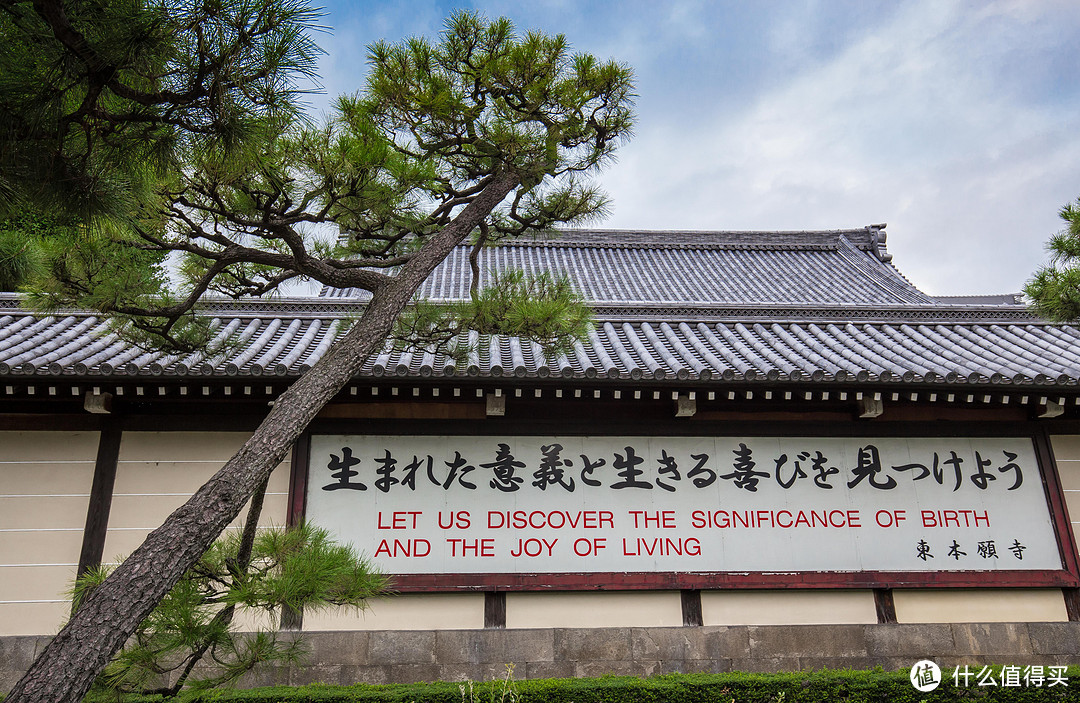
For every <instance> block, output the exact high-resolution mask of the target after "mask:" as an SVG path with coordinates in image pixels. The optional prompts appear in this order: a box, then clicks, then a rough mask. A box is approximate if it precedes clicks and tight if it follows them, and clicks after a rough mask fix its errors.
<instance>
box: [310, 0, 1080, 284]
mask: <svg viewBox="0 0 1080 703" xmlns="http://www.w3.org/2000/svg"><path fill="white" fill-rule="evenodd" d="M324 5H325V11H326V13H327V14H326V17H325V18H324V23H325V24H326V25H328V26H329V27H330V29H331V31H330V33H328V34H326V35H322V36H320V37H319V43H320V44H321V45H322V46H323V48H324V49H325V50H326V51H327V55H326V56H325V57H324V58H323V60H322V63H321V76H322V82H323V84H324V86H325V91H326V92H325V94H324V95H320V96H314V97H313V98H312V99H311V101H312V103H313V109H314V110H316V111H324V110H325V109H326V108H327V106H328V105H329V104H330V102H331V100H332V98H333V97H334V96H336V95H338V94H341V93H351V92H355V91H356V90H358V89H360V88H361V87H362V86H363V81H364V75H365V72H366V47H367V45H368V44H370V43H371V42H373V41H375V40H377V39H380V38H383V39H387V40H390V41H393V40H397V39H401V38H404V37H407V36H413V35H426V36H430V37H434V36H435V35H436V34H437V33H438V31H439V30H440V29H441V27H442V23H443V20H444V18H445V17H446V16H447V15H448V14H449V13H450V12H452V11H453V10H454V9H457V8H470V9H475V10H478V11H480V12H482V13H484V14H485V15H487V16H489V17H495V16H503V15H504V16H507V17H509V18H511V19H512V20H513V21H514V23H515V24H516V25H517V27H518V28H519V29H521V30H528V29H541V30H544V31H546V32H550V33H556V32H561V33H563V34H565V35H566V36H567V38H568V39H569V40H570V42H571V44H572V45H573V47H574V49H575V50H577V51H587V52H590V53H593V54H596V55H598V56H599V57H601V58H605V59H606V58H614V59H616V60H618V61H621V62H624V63H627V64H630V65H631V66H632V67H633V68H634V70H635V72H636V75H637V87H638V90H637V92H638V94H639V97H638V99H637V114H638V123H637V128H636V130H635V132H636V134H635V137H634V139H633V141H632V142H630V143H629V144H628V145H626V146H625V147H623V148H622V149H621V153H620V156H619V160H618V162H617V163H615V164H614V165H613V166H611V167H609V168H608V170H607V171H605V172H604V173H603V174H602V175H601V177H600V180H601V182H602V183H603V185H604V187H605V189H606V190H607V191H608V192H609V194H610V195H611V196H612V198H613V200H614V204H613V210H612V214H611V216H610V217H608V218H607V219H606V220H605V221H603V222H602V223H599V226H602V227H615V228H636V229H703V230H743V229H747V230H801V229H841V228H849V227H862V226H863V225H866V224H871V223H879V222H887V223H888V230H887V231H888V234H889V239H888V247H889V251H891V252H892V253H893V254H894V256H895V260H894V261H895V263H896V265H897V267H898V268H899V269H900V270H901V271H902V272H903V273H904V274H906V275H907V276H908V278H910V279H911V280H912V282H913V283H915V285H917V286H918V287H920V288H921V289H923V290H925V291H926V292H928V293H931V294H937V295H963V294H975V293H1007V292H1016V291H1019V290H1020V288H1021V287H1022V286H1023V284H1024V281H1025V280H1027V278H1028V277H1030V275H1031V273H1032V272H1033V271H1034V270H1035V268H1036V267H1037V266H1038V265H1039V264H1041V263H1042V262H1043V261H1044V260H1045V252H1044V248H1043V247H1044V243H1045V241H1046V239H1047V238H1048V237H1049V236H1050V235H1051V234H1052V233H1053V232H1055V231H1057V230H1058V229H1060V226H1061V223H1060V220H1059V219H1058V217H1057V211H1058V209H1059V208H1060V207H1061V206H1062V205H1064V204H1065V203H1067V202H1069V201H1071V200H1074V199H1075V198H1077V197H1078V196H1080V41H1077V37H1078V36H1080V3H1077V2H1074V1H1072V0H1059V1H1053V0H1015V1H1006V0H1002V1H992V0H991V1H987V2H976V1H971V2H960V1H955V0H907V1H904V2H874V1H872V0H863V1H860V2H849V1H847V0H832V1H828V2H825V1H821V2H813V1H810V0H804V1H802V2H796V1H794V0H792V1H788V0H762V2H755V3H746V2H705V1H703V0H686V1H682V0H668V1H664V2H655V1H653V2H638V1H636V0H630V1H627V2H590V1H588V0H578V1H577V2H571V1H569V0H531V1H530V2H509V1H500V0H490V1H478V2H472V3H464V2H459V3H452V2H435V1H430V0H419V1H417V2H392V1H377V0H372V1H369V2H345V1H339V2H329V3H324Z"/></svg>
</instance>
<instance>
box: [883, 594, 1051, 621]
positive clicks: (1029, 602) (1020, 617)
mask: <svg viewBox="0 0 1080 703" xmlns="http://www.w3.org/2000/svg"><path fill="white" fill-rule="evenodd" d="M893 603H894V604H895V605H896V621H897V622H901V623H926V622H1063V621H1067V620H1068V619H1069V615H1068V612H1066V610H1065V599H1064V597H1063V596H1062V594H1061V589H1058V588H979V589H975V588H972V589H967V588H950V589H932V588H925V589H920V590H907V589H897V590H894V591H893Z"/></svg>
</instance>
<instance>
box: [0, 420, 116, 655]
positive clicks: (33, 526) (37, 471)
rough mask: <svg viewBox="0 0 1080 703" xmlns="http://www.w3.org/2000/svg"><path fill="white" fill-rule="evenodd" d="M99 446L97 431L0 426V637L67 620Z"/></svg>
mask: <svg viewBox="0 0 1080 703" xmlns="http://www.w3.org/2000/svg"><path fill="white" fill-rule="evenodd" d="M97 444H98V433H97V432H0V635H37V634H53V633H55V632H56V631H57V630H59V629H60V626H61V625H62V624H63V622H64V620H65V619H66V617H67V615H68V613H69V611H70V609H71V606H70V601H69V599H68V596H67V591H68V589H69V588H70V587H71V582H72V580H73V579H74V577H75V570H76V568H77V567H78V563H79V552H80V550H81V549H82V532H83V526H84V525H85V523H86V507H87V504H88V503H89V499H90V486H91V485H92V483H93V479H94V460H95V457H96V456H97Z"/></svg>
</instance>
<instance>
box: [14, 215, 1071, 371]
mask: <svg viewBox="0 0 1080 703" xmlns="http://www.w3.org/2000/svg"><path fill="white" fill-rule="evenodd" d="M882 227H883V226H870V227H866V228H863V229H858V230H836V231H828V232H769V233H760V232H759V233H752V232H625V231H610V230H575V231H568V232H563V233H559V234H557V235H555V236H551V237H546V238H538V239H530V240H526V241H519V242H513V243H508V244H506V245H503V246H500V247H498V248H489V249H485V250H484V251H483V261H482V265H483V267H484V269H485V270H486V271H488V272H491V271H495V270H505V269H508V268H521V269H524V270H526V271H531V272H535V271H539V270H551V271H556V272H560V273H565V274H566V275H568V276H570V277H571V279H572V280H573V281H574V283H575V284H576V285H577V287H578V289H579V290H580V291H582V293H583V294H584V296H585V297H586V298H587V299H588V300H589V301H591V302H592V303H593V305H594V308H595V312H596V325H595V328H594V330H593V331H592V333H591V334H590V336H589V339H588V340H587V341H586V342H585V343H583V344H579V345H578V346H577V348H576V351H575V352H574V353H573V354H570V355H568V356H563V357H560V358H557V359H546V358H545V357H544V355H543V353H542V351H541V350H540V348H539V347H538V346H537V345H535V344H532V343H522V342H521V341H520V340H517V339H510V338H500V337H491V338H488V337H484V338H480V337H478V336H476V335H475V334H474V335H473V338H472V340H471V341H472V342H473V344H472V348H473V351H472V354H471V357H470V358H469V359H468V360H466V361H464V362H463V363H459V362H455V361H453V360H452V359H450V358H448V357H446V356H444V355H437V354H431V353H424V352H408V351H400V350H394V349H391V348H389V347H388V348H387V349H385V350H384V351H383V352H382V353H380V354H377V355H373V356H372V357H371V358H370V359H368V361H367V363H366V364H365V365H364V367H363V370H362V371H361V373H360V377H361V378H369V379H372V380H374V379H378V378H383V377H400V378H402V379H414V380H416V381H421V380H428V381H438V380H440V379H442V380H444V381H445V380H448V379H460V380H464V379H467V378H475V379H484V378H489V379H494V378H505V377H513V378H518V379H530V378H532V379H546V378H562V379H590V380H591V382H596V381H605V382H614V381H620V380H621V381H624V382H625V381H643V382H644V381H648V382H656V381H665V382H669V381H671V382H678V381H684V382H697V383H699V384H700V383H707V384H710V387H711V386H712V385H717V384H720V385H722V384H725V383H731V382H738V383H748V382H749V383H776V382H796V383H812V384H821V383H836V382H843V383H845V384H854V385H855V386H861V385H863V384H866V385H867V386H873V385H875V384H920V385H927V384H929V385H931V386H934V387H939V386H940V387H946V386H947V387H955V388H957V389H960V388H963V387H965V386H978V387H982V388H987V387H989V386H994V387H1000V388H1001V389H1007V388H1009V387H1015V386H1021V387H1025V388H1027V387H1043V388H1045V389H1047V390H1050V389H1058V390H1064V388H1065V387H1074V386H1076V385H1077V381H1078V379H1080V352H1078V351H1077V350H1078V349H1080V344H1078V342H1080V328H1077V327H1076V326H1072V325H1057V324H1049V323H1045V322H1042V321H1039V320H1038V319H1036V318H1034V317H1033V316H1031V315H1030V313H1028V311H1027V309H1026V308H1025V307H1024V306H1023V305H1021V304H1019V303H1018V298H1017V297H1015V296H971V297H965V298H941V299H935V298H933V297H931V296H929V295H926V294H925V293H922V292H921V291H919V290H918V289H917V288H915V287H914V286H913V285H912V284H911V283H910V282H909V281H908V280H907V279H905V278H904V277H903V276H902V275H901V274H900V272H899V271H898V270H897V269H896V268H895V267H894V266H893V265H892V262H891V256H890V255H889V254H888V252H887V251H886V250H885V237H884V232H883V231H882ZM468 288H469V265H468V247H459V248H458V249H457V251H455V253H454V254H453V255H452V256H451V257H450V258H449V259H448V260H447V262H445V263H444V264H443V265H442V266H440V268H439V269H438V270H437V271H436V272H435V273H434V274H433V275H432V276H431V278H430V279H429V280H428V281H427V282H426V283H425V288H424V291H423V292H424V293H425V294H426V295H428V296H429V297H431V298H434V299H436V300H439V299H441V300H455V299H462V298H464V297H467V295H468ZM18 303H19V301H18V297H17V296H14V295H11V294H6V295H0V376H3V377H7V379H8V380H9V382H11V381H15V380H19V381H27V382H28V381H30V379H32V378H40V379H46V378H58V377H59V378H67V379H82V378H86V379H114V380H117V381H122V380H124V379H128V380H137V379H147V380H149V379H161V380H165V379H168V378H172V379H174V380H196V379H198V380H202V379H206V380H209V379H213V378H218V379H228V378H244V377H246V378H255V377H268V376H274V377H279V378H282V379H288V378H291V377H295V376H297V375H299V374H300V373H302V372H303V371H305V370H306V369H307V368H310V366H311V365H313V364H314V363H315V362H316V361H317V360H318V359H319V358H321V357H322V355H323V354H324V353H325V352H326V350H327V349H328V348H329V346H330V344H331V343H332V342H333V340H334V339H335V338H337V337H338V336H340V335H341V334H342V332H343V330H345V329H346V328H347V327H348V325H350V324H351V323H352V320H354V319H355V318H356V316H357V313H358V312H359V309H360V308H361V307H362V306H363V305H364V296H362V295H358V294H356V292H355V291H351V290H345V291H338V290H324V291H323V294H322V295H321V296H319V297H314V298H279V299H270V300H258V301H248V302H231V301H226V300H211V301H208V302H207V303H206V305H205V306H204V308H203V312H202V314H204V315H208V316H210V317H211V318H212V320H213V323H214V325H215V326H216V328H217V330H218V335H219V338H226V337H229V338H231V340H232V341H233V342H235V344H233V345H232V347H231V348H232V349H233V351H230V352H229V353H228V354H225V355H223V356H211V357H206V356H204V355H201V354H193V355H182V356H170V355H166V354H163V353H160V352H145V351H143V350H140V349H137V348H134V347H131V346H129V345H126V344H125V343H123V342H121V341H119V340H117V339H116V338H115V337H113V336H112V335H110V334H109V332H108V327H107V323H106V321H105V320H103V319H101V318H100V317H98V316H95V315H92V314H88V313H85V312H80V311H69V312H63V313H56V314H53V315H51V316H41V315H34V314H31V313H29V312H26V311H24V310H22V309H20V308H19V307H18Z"/></svg>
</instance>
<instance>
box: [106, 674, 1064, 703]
mask: <svg viewBox="0 0 1080 703" xmlns="http://www.w3.org/2000/svg"><path fill="white" fill-rule="evenodd" d="M976 669H977V667H976ZM1067 676H1068V677H1069V678H1068V683H1069V685H1068V686H1067V687H1066V686H1062V685H1060V684H1059V685H1056V686H1053V687H1048V686H1046V685H1045V684H1044V685H1043V686H1042V687H1035V686H1029V687H1024V686H1023V685H1022V682H1021V686H1020V687H1003V686H1001V685H997V686H992V687H991V686H977V685H975V681H974V679H973V680H972V682H971V684H972V685H971V686H969V687H966V688H964V687H956V686H954V685H953V681H952V678H951V672H948V671H946V672H943V678H944V679H945V680H944V682H943V683H942V684H941V686H939V687H938V689H937V690H935V691H932V692H929V693H920V692H919V691H917V690H915V688H914V687H913V686H912V685H911V682H910V681H909V680H908V672H907V671H901V672H886V671H883V670H881V669H876V670H871V671H819V672H814V673H781V674H746V673H731V674H668V675H664V676H654V677H651V678H636V677H630V676H604V677H600V678H592V679H584V678H582V679H533V680H522V681H513V682H511V684H510V688H511V691H512V697H511V695H510V693H511V692H508V691H507V690H506V686H505V685H504V684H503V682H500V681H495V682H490V681H489V682H479V683H473V684H472V688H471V691H470V689H469V688H468V687H467V686H468V685H467V684H465V686H466V688H465V690H464V693H463V691H462V688H461V687H462V685H463V684H458V683H452V682H445V681H438V682H434V683H424V684H394V685H385V686H374V685H368V684H356V685H354V686H328V685H323V684H316V685H310V686H298V687H287V686H277V687H272V688H257V689H250V690H218V691H209V692H204V693H201V694H186V695H184V696H182V698H181V700H182V701H184V703H211V702H214V703H232V702H233V701H236V702H237V703H241V702H247V703H254V702H258V703H345V702H350V703H369V702H370V703H374V702H376V701H377V702H380V703H463V701H464V702H465V703H494V702H498V703H511V701H514V702H517V703H703V702H708V703H731V702H732V701H734V703H811V702H812V703H821V702H825V701H827V702H829V703H834V702H835V703H921V702H922V701H926V702H927V703H941V702H953V701H972V702H980V703H1012V702H1013V701H1019V702H1022V703H1043V702H1044V701H1080V667H1077V666H1073V667H1070V668H1069V669H1068V671H1067ZM995 678H997V679H998V680H1000V679H999V677H997V676H995ZM112 700H115V699H112ZM130 700H131V703H151V702H152V701H159V700H161V699H160V698H157V697H141V696H140V697H138V698H137V699H135V698H133V699H130Z"/></svg>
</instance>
